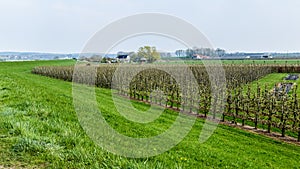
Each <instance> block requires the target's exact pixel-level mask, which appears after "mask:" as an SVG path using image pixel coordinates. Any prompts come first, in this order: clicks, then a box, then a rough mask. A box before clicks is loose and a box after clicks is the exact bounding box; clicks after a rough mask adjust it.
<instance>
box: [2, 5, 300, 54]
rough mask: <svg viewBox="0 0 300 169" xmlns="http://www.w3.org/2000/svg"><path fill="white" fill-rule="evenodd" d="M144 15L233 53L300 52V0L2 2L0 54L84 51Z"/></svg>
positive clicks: (162, 45)
mask: <svg viewBox="0 0 300 169" xmlns="http://www.w3.org/2000/svg"><path fill="white" fill-rule="evenodd" d="M144 12H158V13H164V14H170V15H173V16H177V17H179V18H182V19H184V20H186V21H188V22H190V23H191V24H193V25H194V26H196V27H197V28H198V29H199V30H200V31H201V32H202V33H203V34H205V35H206V36H207V38H208V39H209V40H210V42H211V43H212V44H213V46H214V47H220V48H224V49H226V50H227V51H252V52H253V51H266V52H268V51H281V52H292V51H300V1H299V0H206V1H202V0H184V1H183V0H182V1H174V0H152V1H148V0H147V1H146V0H65V1H62V0H0V21H1V26H0V51H40V52H58V53H72V52H80V51H81V50H82V49H83V47H84V45H85V43H86V42H87V41H88V40H89V38H91V37H92V36H93V34H95V33H96V32H97V31H99V30H100V29H101V28H103V27H104V26H106V25H108V24H109V23H111V22H113V21H115V20H117V19H120V18H122V17H125V16H130V15H133V14H138V13H144ZM145 38H146V37H145ZM142 39H143V38H138V39H137V40H140V41H142ZM150 39H151V38H150ZM154 39H155V38H154ZM162 41H163V40H162ZM154 42H155V40H153V38H152V40H149V42H148V43H149V45H161V48H163V49H164V50H174V49H176V48H180V45H179V46H176V43H165V44H152V43H154ZM167 44H168V45H169V47H168V46H167ZM135 45H136V44H135ZM127 46H128V48H127V49H126V42H124V44H123V45H121V47H120V48H119V49H118V50H133V49H132V48H133V46H134V42H130V41H128V42H127ZM138 47H139V46H136V48H138ZM157 47H158V48H160V46H157Z"/></svg>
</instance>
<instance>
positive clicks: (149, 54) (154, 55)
mask: <svg viewBox="0 0 300 169" xmlns="http://www.w3.org/2000/svg"><path fill="white" fill-rule="evenodd" d="M137 55H138V57H139V58H146V59H147V60H148V62H150V63H152V62H154V61H156V60H159V59H160V54H159V53H158V52H157V51H156V48H155V47H151V46H144V47H140V48H139V51H138V54H137Z"/></svg>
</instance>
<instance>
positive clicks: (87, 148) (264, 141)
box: [0, 61, 300, 168]
mask: <svg viewBox="0 0 300 169" xmlns="http://www.w3.org/2000/svg"><path fill="white" fill-rule="evenodd" d="M54 64H55V65H62V64H64V65H68V64H73V62H70V61H48V62H24V63H23V62H20V63H0V156H1V158H0V166H1V165H2V166H3V165H5V166H6V165H11V166H17V167H18V166H19V167H20V166H25V167H29V168H30V167H34V166H38V167H39V168H40V167H51V168H52V167H53V168H56V167H59V168H82V167H87V168H96V167H97V168H114V167H117V168H175V167H177V168H180V167H183V168H204V167H205V168H207V167H211V168H212V167H214V168H216V167H219V168H233V167H239V168H267V167H269V168H297V167H298V163H299V160H300V157H299V153H300V147H298V146H294V145H288V144H285V143H282V142H278V141H274V140H271V139H269V138H266V137H263V136H259V135H255V134H251V133H247V132H244V131H242V130H239V129H234V128H230V127H227V126H222V125H220V126H219V127H218V129H217V130H216V131H215V133H214V135H213V136H212V137H211V138H210V139H209V140H208V141H207V142H206V143H204V144H200V143H199V142H198V137H199V134H200V130H201V127H202V124H203V121H202V120H197V122H196V124H195V125H194V127H193V129H192V130H191V132H190V133H189V135H188V136H187V137H186V138H185V139H184V140H183V141H182V142H181V143H180V144H178V145H177V146H175V147H174V148H172V149H171V150H170V151H168V152H165V153H163V154H161V155H159V156H156V157H151V158H147V159H128V158H124V157H120V156H116V155H113V154H111V153H108V152H106V151H104V150H102V149H101V148H99V147H97V146H96V145H95V144H94V143H93V142H92V141H91V140H90V139H89V138H88V137H87V135H86V134H85V132H84V131H83V130H82V128H81V126H80V125H79V123H78V120H77V117H76V113H75V112H74V108H73V105H72V84H71V83H69V82H64V81H60V80H56V79H50V78H47V77H41V76H38V75H33V74H30V69H31V68H32V67H33V66H35V65H54ZM97 93H98V96H97V99H98V100H99V101H101V103H104V104H101V105H100V106H101V110H102V111H103V113H104V114H105V115H106V117H107V118H108V121H111V122H110V123H111V125H112V126H114V127H115V128H116V129H118V130H119V131H120V132H126V134H127V135H130V136H136V135H138V136H139V135H144V136H150V135H155V134H157V133H159V132H162V131H163V129H165V128H167V127H169V126H170V125H171V124H172V121H173V120H174V119H175V118H176V116H177V113H175V112H172V111H165V112H164V113H163V115H162V117H160V118H159V120H156V121H155V122H153V123H151V124H150V125H149V126H148V125H139V124H134V123H129V124H130V125H128V123H127V121H126V120H124V119H123V118H121V117H120V116H119V114H118V113H117V111H116V110H115V109H114V108H112V105H113V104H112V101H111V98H110V91H109V90H106V89H97ZM134 104H135V106H136V107H140V109H147V106H145V105H143V104H141V103H134ZM109 118H111V119H112V120H110V119H109ZM162 121H163V122H164V123H162ZM126 124H127V125H126Z"/></svg>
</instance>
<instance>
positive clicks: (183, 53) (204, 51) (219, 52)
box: [175, 47, 226, 58]
mask: <svg viewBox="0 0 300 169" xmlns="http://www.w3.org/2000/svg"><path fill="white" fill-rule="evenodd" d="M225 53H226V51H225V50H224V49H220V48H217V49H212V48H198V47H193V48H192V49H191V48H188V49H186V50H182V49H179V50H176V51H175V55H176V56H177V57H189V58H192V57H193V56H195V55H203V56H209V57H221V56H224V55H225Z"/></svg>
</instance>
